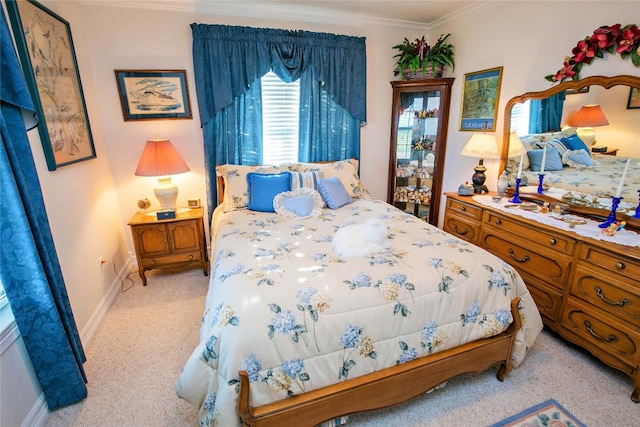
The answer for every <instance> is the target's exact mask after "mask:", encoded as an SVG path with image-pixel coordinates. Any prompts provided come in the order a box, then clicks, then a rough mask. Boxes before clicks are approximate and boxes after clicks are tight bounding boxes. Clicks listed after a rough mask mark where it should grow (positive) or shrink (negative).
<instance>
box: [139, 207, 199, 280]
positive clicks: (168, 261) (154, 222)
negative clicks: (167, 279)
mask: <svg viewBox="0 0 640 427" xmlns="http://www.w3.org/2000/svg"><path fill="white" fill-rule="evenodd" d="M203 212H204V210H203V208H202V207H199V208H194V209H186V208H181V209H177V212H176V217H175V218H171V219H161V220H159V219H157V218H156V214H155V212H137V213H136V214H135V215H133V217H131V220H129V223H128V224H129V226H130V227H131V234H132V236H133V244H134V246H135V250H136V258H137V260H138V274H139V275H140V278H141V279H142V284H143V285H144V286H147V278H146V277H145V275H144V273H145V271H147V270H153V269H154V268H171V267H181V266H186V265H190V264H197V265H201V266H202V270H203V272H204V275H205V276H207V275H209V258H208V254H207V244H206V238H205V232H204V222H203V219H202V217H203Z"/></svg>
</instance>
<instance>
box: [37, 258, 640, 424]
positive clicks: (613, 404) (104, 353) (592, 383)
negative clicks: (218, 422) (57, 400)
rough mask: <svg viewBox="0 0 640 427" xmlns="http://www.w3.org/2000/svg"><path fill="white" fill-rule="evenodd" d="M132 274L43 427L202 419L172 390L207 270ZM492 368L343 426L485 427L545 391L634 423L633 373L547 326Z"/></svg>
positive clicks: (192, 333)
mask: <svg viewBox="0 0 640 427" xmlns="http://www.w3.org/2000/svg"><path fill="white" fill-rule="evenodd" d="M130 277H131V278H133V279H134V280H136V283H135V286H134V287H133V288H131V289H129V290H128V291H126V292H124V293H121V294H120V295H119V296H118V298H117V299H116V301H115V303H114V305H113V306H112V307H111V309H110V310H109V312H108V314H107V315H106V317H105V319H104V321H103V323H102V324H101V326H100V328H99V330H98V332H97V333H96V335H95V337H94V339H93V340H92V342H90V343H88V344H86V345H85V350H86V353H87V359H88V360H87V363H86V364H85V369H86V373H87V377H88V378H89V384H88V387H89V396H88V397H87V399H85V400H84V401H83V402H81V403H79V404H76V405H72V406H69V407H67V408H63V409H60V410H58V411H55V412H54V413H52V414H51V415H50V416H49V418H48V419H47V421H46V423H45V426H47V427H57V426H64V427H67V426H101V427H116V426H124V427H138V426H140V427H142V426H154V427H160V426H172V427H177V426H197V425H198V420H197V410H196V408H194V407H192V406H190V405H189V404H187V403H186V402H184V401H182V400H181V399H179V398H178V397H176V394H175V392H174V390H173V383H174V381H175V379H176V377H177V375H178V373H179V372H180V369H181V368H182V365H183V364H184V362H185V361H186V359H187V357H188V356H189V354H190V353H191V351H192V349H193V348H194V347H195V346H196V344H197V340H198V328H199V325H200V317H201V314H202V308H203V306H204V299H205V295H206V290H207V284H208V277H205V276H203V274H202V270H200V269H186V270H185V269H183V270H174V271H160V270H157V271H151V272H148V273H147V277H148V278H149V280H148V283H149V284H148V286H146V287H143V286H142V285H141V283H140V280H139V278H138V275H137V273H134V274H131V276H130ZM495 372H496V370H495V369H492V370H490V371H488V372H485V373H481V374H473V375H464V376H461V377H458V378H456V379H453V380H451V381H449V383H448V385H447V386H446V387H444V388H442V389H439V390H436V391H435V392H433V393H430V394H425V395H423V396H420V397H418V398H416V399H413V400H411V401H410V402H407V403H404V404H402V405H399V406H396V407H395V408H392V409H385V410H379V411H373V412H369V413H365V414H358V415H353V416H351V417H350V421H349V424H348V426H354V427H355V426H367V427H372V426H380V427H382V426H384V427H394V426H398V427H400V426H403V427H411V426H487V425H490V424H492V423H494V422H497V421H499V420H501V419H503V418H506V417H508V416H510V415H513V414H516V413H518V412H520V411H522V410H523V409H526V408H528V407H530V406H533V405H535V404H537V403H540V402H543V401H545V400H547V399H551V398H552V399H555V400H557V401H558V402H559V403H560V404H561V405H563V406H564V407H565V408H567V410H569V411H571V413H572V414H574V415H575V416H576V417H578V418H580V419H581V420H582V421H583V422H584V423H586V424H587V425H588V426H589V427H598V426H603V427H604V426H616V427H631V426H637V425H638V420H639V419H640V404H634V403H632V402H631V400H630V398H629V396H630V394H631V390H632V387H633V383H632V381H631V379H630V378H629V377H628V376H626V375H624V374H622V373H620V372H618V371H615V370H613V369H610V368H608V367H607V366H605V365H603V364H602V363H600V362H599V361H598V360H596V359H594V358H593V357H591V356H590V355H588V354H586V353H585V352H584V351H582V350H580V349H578V348H576V347H574V346H572V345H570V344H568V343H566V342H565V341H563V340H561V339H559V338H557V337H556V336H554V335H553V334H551V333H549V332H547V331H543V333H542V334H541V335H540V337H539V338H538V340H537V341H536V343H535V345H534V347H533V348H532V349H531V350H530V352H529V355H528V356H527V360H525V362H524V363H523V365H522V366H521V367H520V368H518V369H516V370H514V371H513V372H512V373H511V374H510V375H509V376H508V377H507V378H506V380H505V382H504V383H500V382H499V381H497V380H496V379H495ZM221 427H224V426H221ZM288 427H294V426H288ZM296 427H297V426H296Z"/></svg>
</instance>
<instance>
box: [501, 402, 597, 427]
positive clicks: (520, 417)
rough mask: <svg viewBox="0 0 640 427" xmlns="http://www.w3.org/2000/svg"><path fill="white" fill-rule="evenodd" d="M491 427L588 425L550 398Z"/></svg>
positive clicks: (572, 426)
mask: <svg viewBox="0 0 640 427" xmlns="http://www.w3.org/2000/svg"><path fill="white" fill-rule="evenodd" d="M490 427H587V425H586V424H584V423H582V422H581V421H580V420H578V419H577V418H576V417H575V416H573V415H572V414H571V413H570V412H569V411H567V410H566V409H565V408H563V407H562V405H560V404H559V403H558V402H556V401H555V400H553V399H549V400H547V401H545V402H542V403H539V404H537V405H535V406H532V407H531V408H529V409H525V410H524V411H522V412H520V413H519V414H516V415H512V416H510V417H509V418H506V419H504V420H502V421H500V422H498V423H496V424H493V425H491V426H490Z"/></svg>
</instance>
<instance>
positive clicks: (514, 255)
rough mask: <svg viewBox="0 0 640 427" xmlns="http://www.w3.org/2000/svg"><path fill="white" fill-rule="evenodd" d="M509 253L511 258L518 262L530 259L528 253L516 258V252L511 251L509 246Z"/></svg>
mask: <svg viewBox="0 0 640 427" xmlns="http://www.w3.org/2000/svg"><path fill="white" fill-rule="evenodd" d="M509 255H511V258H513V259H514V260H516V261H518V262H527V261H529V260H531V258H529V255H525V256H524V257H522V258H517V257H516V254H515V253H514V252H513V249H511V248H509Z"/></svg>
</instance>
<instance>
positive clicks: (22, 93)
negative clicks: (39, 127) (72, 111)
mask: <svg viewBox="0 0 640 427" xmlns="http://www.w3.org/2000/svg"><path fill="white" fill-rule="evenodd" d="M0 15H2V17H1V18H0V21H1V22H0V27H1V28H0V45H1V46H0V48H1V49H0V60H1V63H0V75H1V76H2V79H0V104H1V107H0V139H1V142H2V145H1V146H0V177H1V179H2V181H1V182H2V197H1V198H0V223H1V224H2V229H1V233H2V237H1V239H2V242H3V243H2V244H1V245H0V280H2V285H3V286H4V289H5V292H6V295H7V299H8V300H9V305H10V307H11V310H12V311H13V315H14V318H15V321H16V324H17V325H18V329H20V334H21V335H22V339H23V341H24V344H25V347H26V349H27V352H28V353H29V357H30V359H31V363H32V365H33V368H34V370H35V373H36V376H37V377H38V381H39V383H40V386H41V387H42V390H43V392H44V395H45V398H46V400H47V405H48V407H49V409H50V410H53V409H56V408H58V407H61V406H65V405H68V404H71V403H75V402H77V401H79V400H81V399H84V398H85V397H86V396H87V388H86V385H85V383H86V377H85V374H84V370H83V368H82V364H83V362H84V361H85V360H86V358H85V355H84V351H83V349H82V344H81V343H80V337H79V335H78V330H77V327H76V324H75V321H74V318H73V313H72V312H71V306H70V304H69V298H68V296H67V291H66V288H65V285H64V279H63V277H62V271H61V270H60V265H59V263H58V257H57V254H56V249H55V246H54V243H53V237H52V236H51V230H50V228H49V220H48V219H47V214H46V211H45V206H44V200H43V198H42V191H41V189H40V182H39V181H38V175H37V171H36V167H35V163H34V161H33V156H32V153H31V148H30V146H29V141H28V139H27V134H26V130H25V122H24V120H23V115H22V114H23V110H28V111H31V112H32V111H34V108H33V103H32V101H31V97H30V95H29V92H28V89H27V86H26V83H25V80H24V75H23V74H22V70H21V68H20V65H19V62H18V58H17V55H16V52H15V50H14V47H13V42H12V39H11V36H10V34H9V27H8V25H7V21H6V19H5V15H4V10H2V6H1V5H0Z"/></svg>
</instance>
